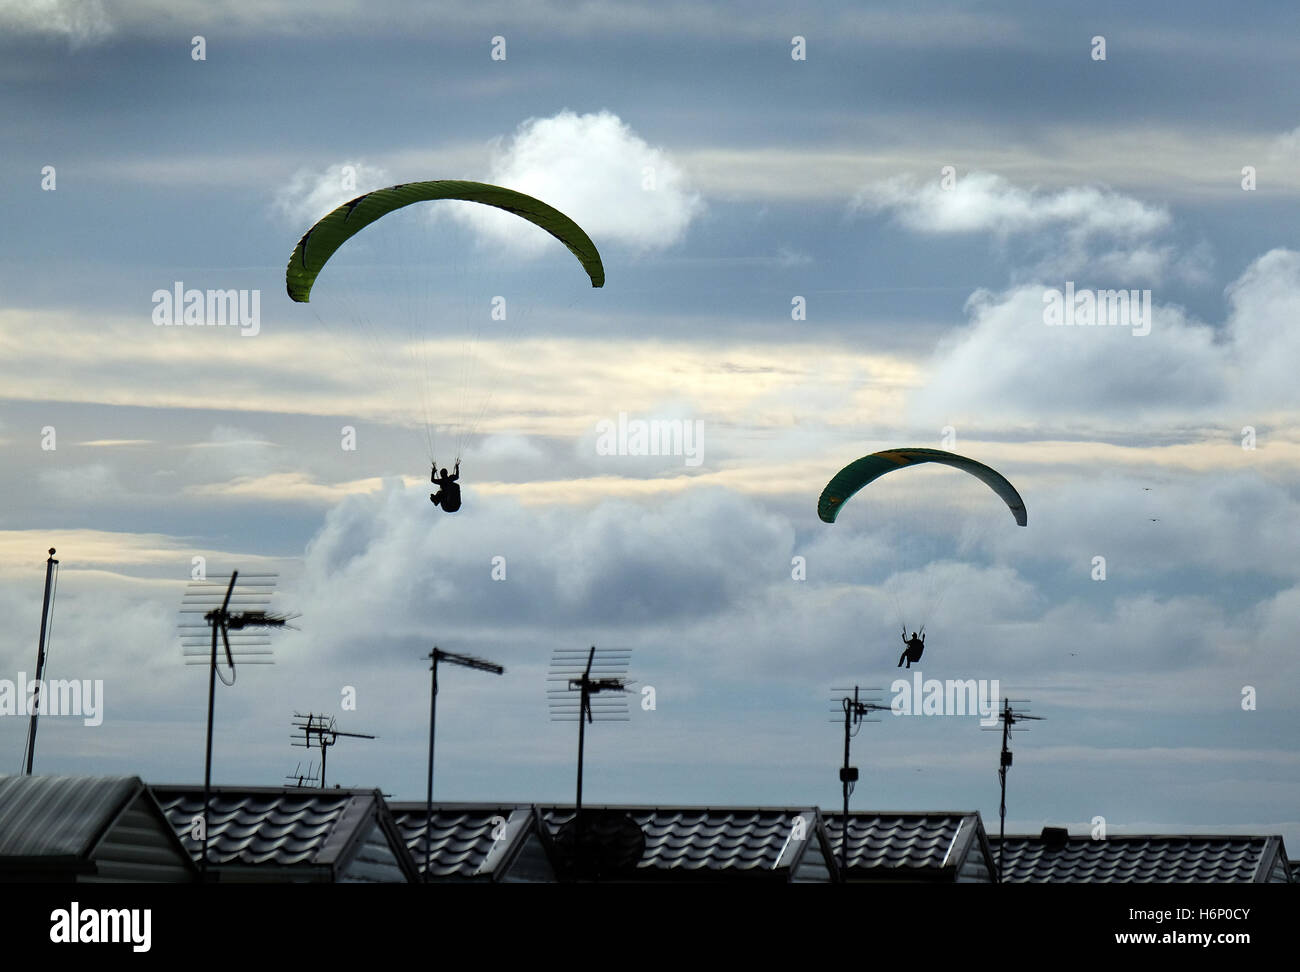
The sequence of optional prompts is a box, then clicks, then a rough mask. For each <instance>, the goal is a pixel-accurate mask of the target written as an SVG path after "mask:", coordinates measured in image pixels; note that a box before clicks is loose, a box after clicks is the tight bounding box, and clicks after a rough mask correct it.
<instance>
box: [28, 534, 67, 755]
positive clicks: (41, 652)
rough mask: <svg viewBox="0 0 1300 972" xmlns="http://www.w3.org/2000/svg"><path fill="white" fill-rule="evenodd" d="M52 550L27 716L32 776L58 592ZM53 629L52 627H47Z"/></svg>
mask: <svg viewBox="0 0 1300 972" xmlns="http://www.w3.org/2000/svg"><path fill="white" fill-rule="evenodd" d="M54 553H55V551H54V548H53V547H51V548H50V555H49V557H48V558H47V559H46V561H45V599H44V601H43V602H42V603H41V635H40V638H39V640H37V642H36V680H35V682H34V685H35V687H36V688H35V691H34V692H33V693H32V708H31V712H30V713H29V715H30V716H31V718H30V719H29V720H28V722H27V752H26V754H25V756H26V774H27V775H28V776H31V775H32V761H33V760H35V759H36V719H37V717H38V716H39V715H40V711H41V687H42V684H43V680H44V678H45V660H46V654H47V653H46V648H47V646H48V642H47V641H46V640H45V635H46V631H47V628H46V623H47V622H48V621H49V620H50V606H51V605H52V604H53V603H54V596H55V594H57V593H58V590H59V562H58V561H57V560H55V559H54ZM49 629H50V630H52V629H53V625H50V626H49Z"/></svg>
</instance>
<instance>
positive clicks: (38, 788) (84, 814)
mask: <svg viewBox="0 0 1300 972" xmlns="http://www.w3.org/2000/svg"><path fill="white" fill-rule="evenodd" d="M143 787H144V784H143V783H141V781H140V779H139V778H138V777H135V776H0V856H4V857H42V856H68V857H82V856H84V855H86V854H87V853H89V852H90V850H91V849H92V847H93V845H94V842H95V841H96V840H97V839H98V838H99V837H100V836H102V834H103V833H104V831H105V829H106V828H107V827H108V826H109V824H111V823H112V821H113V819H114V818H115V817H116V816H117V814H118V812H119V811H120V810H121V809H122V808H123V807H124V806H125V805H126V803H127V801H128V800H130V799H131V798H132V797H133V796H135V795H136V794H138V793H139V792H140V791H141V790H142V789H143Z"/></svg>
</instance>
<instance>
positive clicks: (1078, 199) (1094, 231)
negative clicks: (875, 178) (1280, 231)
mask: <svg viewBox="0 0 1300 972" xmlns="http://www.w3.org/2000/svg"><path fill="white" fill-rule="evenodd" d="M852 208H853V209H857V210H865V211H873V210H874V211H886V212H890V213H892V214H893V215H894V217H895V218H896V219H897V220H898V222H899V223H900V224H901V225H903V226H905V227H907V228H908V229H910V230H913V231H915V232H918V233H994V234H997V235H999V236H1003V237H1005V236H1010V235H1012V234H1015V233H1027V232H1033V231H1038V230H1045V229H1057V228H1059V229H1064V230H1065V231H1066V232H1068V233H1072V234H1076V235H1080V236H1093V235H1099V234H1104V235H1108V236H1114V237H1120V238H1137V237H1142V236H1149V235H1151V234H1152V233H1154V232H1156V231H1158V230H1161V229H1163V228H1165V227H1166V226H1168V225H1169V214H1168V213H1167V212H1166V211H1165V210H1163V209H1161V208H1159V207H1154V206H1149V205H1147V204H1145V203H1142V202H1140V201H1138V200H1136V199H1133V198H1130V197H1128V196H1123V195H1120V194H1119V193H1115V192H1110V191H1108V190H1104V189H1098V188H1094V187H1090V186H1085V187H1074V188H1068V189H1063V190H1061V191H1059V192H1052V193H1044V192H1038V191H1034V190H1026V189H1021V188H1019V187H1017V186H1014V185H1012V184H1011V183H1010V182H1008V181H1007V180H1006V179H1004V178H1002V177H1001V176H998V175H996V174H993V173H989V172H972V173H970V174H969V175H965V176H960V177H958V178H957V180H956V182H955V184H954V185H953V187H952V188H951V189H945V188H943V186H942V185H940V183H939V182H937V181H928V182H923V183H920V184H918V183H916V182H915V181H914V180H907V179H902V178H895V179H891V180H887V181H885V182H880V183H876V184H875V185H872V186H868V187H867V188H865V189H863V190H861V191H860V192H859V193H858V195H857V196H856V197H855V198H854V200H853V202H852Z"/></svg>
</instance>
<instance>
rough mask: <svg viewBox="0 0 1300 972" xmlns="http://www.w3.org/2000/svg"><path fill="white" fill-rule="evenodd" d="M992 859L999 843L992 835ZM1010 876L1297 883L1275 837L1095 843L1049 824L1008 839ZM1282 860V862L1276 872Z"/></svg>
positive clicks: (1127, 838)
mask: <svg viewBox="0 0 1300 972" xmlns="http://www.w3.org/2000/svg"><path fill="white" fill-rule="evenodd" d="M990 844H991V846H992V848H993V855H994V860H995V861H996V860H997V852H998V840H997V838H996V837H995V838H992V839H991V841H990ZM1004 853H1005V859H1004V861H1003V866H1004V867H1005V869H1006V876H1005V880H1006V881H1008V882H1020V883H1054V884H1066V883H1075V884H1099V883H1142V884H1153V883H1154V884H1180V883H1213V884H1241V883H1246V884H1252V883H1267V882H1269V881H1277V880H1279V879H1280V880H1294V877H1293V876H1291V875H1289V874H1288V869H1287V868H1286V867H1285V862H1286V850H1285V848H1284V847H1283V845H1282V838H1281V837H1278V836H1271V837H1270V836H1249V835H1222V834H1215V835H1209V836H1194V835H1184V834H1138V835H1131V834H1122V835H1117V836H1111V837H1106V838H1105V839H1104V840H1094V839H1092V838H1091V837H1087V836H1070V835H1068V834H1067V833H1065V832H1064V831H1063V829H1062V828H1054V827H1045V828H1044V829H1043V832H1042V833H1041V834H1040V835H1038V836H1015V837H1007V838H1006V840H1005V842H1004ZM1279 863H1281V864H1282V865H1283V867H1281V869H1279V867H1278V865H1279Z"/></svg>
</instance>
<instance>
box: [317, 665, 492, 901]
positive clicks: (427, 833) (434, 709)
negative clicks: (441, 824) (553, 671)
mask: <svg viewBox="0 0 1300 972" xmlns="http://www.w3.org/2000/svg"><path fill="white" fill-rule="evenodd" d="M426 657H427V658H429V659H430V661H429V670H430V672H432V685H431V687H430V689H429V785H428V787H427V788H426V789H425V793H424V879H425V880H426V881H428V880H429V875H430V871H431V868H432V862H433V729H434V725H435V723H436V717H437V714H438V662H440V661H445V662H450V663H451V664H453V665H461V666H463V667H465V668H473V669H475V670H476V671H480V672H491V673H492V674H493V675H503V674H505V669H504V668H502V667H501V666H500V665H497V664H496V663H494V662H490V661H484V660H483V659H482V658H475V657H474V656H473V655H458V654H456V653H455V652H450V651H443V650H442V649H441V648H439V647H438V646H437V645H434V646H433V651H431V652H429V654H428V655H427V656H426ZM323 768H324V764H323V763H322V772H323V771H324V770H323Z"/></svg>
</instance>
